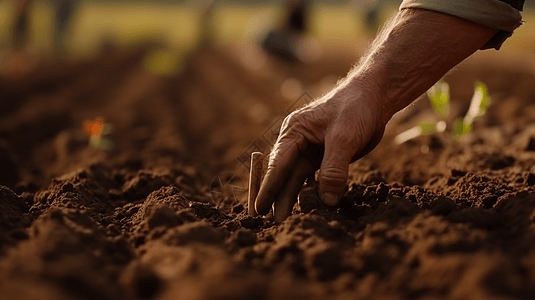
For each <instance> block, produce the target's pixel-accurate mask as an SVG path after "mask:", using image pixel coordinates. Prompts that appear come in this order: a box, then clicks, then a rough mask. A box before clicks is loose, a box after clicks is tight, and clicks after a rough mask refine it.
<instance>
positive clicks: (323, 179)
mask: <svg viewBox="0 0 535 300" xmlns="http://www.w3.org/2000/svg"><path fill="white" fill-rule="evenodd" d="M350 145H352V143H351V141H349V139H347V138H345V137H343V136H336V135H334V134H328V135H327V136H326V137H325V153H324V155H323V161H322V162H321V168H320V174H319V183H320V184H319V189H320V196H321V199H322V200H323V203H324V204H325V205H329V206H336V205H337V204H338V201H339V199H340V196H341V195H342V194H343V193H344V191H345V188H346V184H347V173H348V170H349V164H350V163H351V157H352V156H353V153H354V151H355V150H353V149H352V148H351V146H350Z"/></svg>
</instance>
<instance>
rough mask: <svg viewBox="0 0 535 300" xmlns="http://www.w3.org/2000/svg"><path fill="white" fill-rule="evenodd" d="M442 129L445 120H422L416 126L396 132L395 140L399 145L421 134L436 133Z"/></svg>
mask: <svg viewBox="0 0 535 300" xmlns="http://www.w3.org/2000/svg"><path fill="white" fill-rule="evenodd" d="M444 130H446V122H444V121H439V122H423V123H420V124H419V125H417V126H414V127H412V128H411V129H408V130H406V131H404V132H402V133H400V134H398V135H397V136H396V137H395V142H396V143H397V144H398V145H399V144H403V143H405V142H406V141H409V140H412V139H414V138H416V137H419V136H421V135H429V134H437V133H441V132H444Z"/></svg>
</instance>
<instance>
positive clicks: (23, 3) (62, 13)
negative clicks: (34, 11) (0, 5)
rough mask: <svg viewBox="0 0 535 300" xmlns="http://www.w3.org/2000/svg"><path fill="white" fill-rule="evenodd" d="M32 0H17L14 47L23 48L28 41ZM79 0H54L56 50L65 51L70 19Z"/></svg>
mask: <svg viewBox="0 0 535 300" xmlns="http://www.w3.org/2000/svg"><path fill="white" fill-rule="evenodd" d="M32 2H33V1H32V0H16V1H15V11H16V19H15V28H14V30H13V48H14V49H21V48H23V47H24V45H25V44H26V42H27V36H28V24H29V11H30V6H31V5H32ZM78 2H79V1H78V0H52V1H51V3H52V5H53V6H54V11H55V22H54V23H55V28H54V50H55V51H56V52H63V51H65V46H66V36H67V29H68V25H69V21H70V20H71V19H72V15H73V13H74V11H75V9H76V7H77V6H78Z"/></svg>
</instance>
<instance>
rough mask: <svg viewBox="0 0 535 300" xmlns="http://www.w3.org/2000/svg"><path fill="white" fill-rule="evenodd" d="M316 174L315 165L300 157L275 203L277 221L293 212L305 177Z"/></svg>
mask: <svg viewBox="0 0 535 300" xmlns="http://www.w3.org/2000/svg"><path fill="white" fill-rule="evenodd" d="M312 174H314V167H313V166H312V164H311V163H310V162H309V161H308V159H306V158H300V159H299V160H298V162H297V164H296V165H295V168H294V169H293V170H292V174H291V175H290V177H289V178H288V181H287V182H286V185H285V186H284V189H283V190H282V192H281V193H280V194H279V195H278V196H277V199H276V200H275V203H274V208H273V216H274V217H275V222H277V223H279V222H282V221H284V219H286V218H287V217H288V216H289V215H291V214H292V209H293V207H294V205H295V202H296V201H297V195H298V194H299V191H300V190H301V188H302V187H303V183H304V182H305V179H307V178H308V177H310V176H311V175H312Z"/></svg>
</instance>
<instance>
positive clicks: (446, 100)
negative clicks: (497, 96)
mask: <svg viewBox="0 0 535 300" xmlns="http://www.w3.org/2000/svg"><path fill="white" fill-rule="evenodd" d="M427 97H428V98H429V102H430V103H431V107H432V108H433V110H434V111H435V113H436V114H437V116H438V117H439V118H440V120H439V121H437V122H422V123H420V124H418V125H417V126H415V127H413V128H411V129H409V130H406V131H404V132H402V133H400V134H398V135H397V136H396V137H395V142H396V143H397V144H403V143H405V142H406V141H409V140H412V139H414V138H416V137H419V136H421V135H430V134H438V133H441V132H444V131H445V130H446V127H447V126H446V121H445V119H446V118H447V117H448V115H449V107H450V88H449V85H448V84H447V83H446V82H444V81H439V82H437V83H436V84H435V85H434V86H433V87H431V88H430V89H429V91H427ZM490 104H491V99H490V97H489V94H488V89H487V86H486V85H485V84H483V83H482V82H480V81H478V82H476V84H475V89H474V95H473V96H472V100H471V101H470V108H469V109H468V112H467V113H466V115H465V116H464V118H462V119H461V118H458V119H456V120H455V121H454V122H453V128H452V138H454V139H459V138H460V137H461V136H463V135H465V134H468V133H471V132H472V124H473V123H474V121H475V120H476V119H478V118H479V117H481V116H483V115H484V114H485V113H486V112H487V109H488V107H489V106H490Z"/></svg>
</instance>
